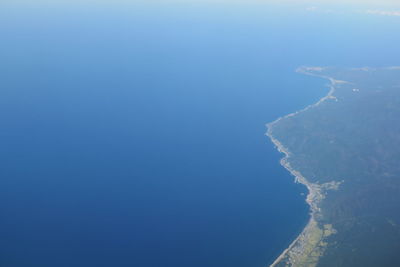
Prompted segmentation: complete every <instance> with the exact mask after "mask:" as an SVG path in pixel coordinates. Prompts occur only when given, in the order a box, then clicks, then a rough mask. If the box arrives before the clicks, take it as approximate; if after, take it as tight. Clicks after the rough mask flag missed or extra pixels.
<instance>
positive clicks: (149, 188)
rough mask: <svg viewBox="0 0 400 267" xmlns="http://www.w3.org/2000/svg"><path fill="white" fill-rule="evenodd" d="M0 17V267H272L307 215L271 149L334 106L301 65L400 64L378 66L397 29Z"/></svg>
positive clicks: (257, 14) (194, 16)
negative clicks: (269, 131)
mask: <svg viewBox="0 0 400 267" xmlns="http://www.w3.org/2000/svg"><path fill="white" fill-rule="evenodd" d="M288 12H289V13H288ZM0 15H1V16H0V36H1V41H2V49H1V51H0V57H1V58H2V61H1V62H0V127H1V128H0V129H1V131H0V147H1V150H0V162H1V164H0V177H1V179H0V214H1V220H0V266H12V267H20V266H41V267H46V266H49V267H50V266H51V267H53V266H60V267H62V266H140V267H150V266H151V267H153V266H154V267H160V266H165V267H170V266H171V267H178V266H192V267H196V266H199V267H200V266H201V267H204V266H207V267H214V266H215V267H217V266H218V267H220V266H231V267H236V266H237V267H243V266H246V267H251V266H254V267H258V266H265V265H266V264H267V263H269V262H271V261H272V260H273V259H274V258H275V257H276V256H277V255H279V253H280V252H281V251H282V250H283V249H284V248H286V247H287V246H288V244H289V243H290V242H291V240H292V239H293V238H294V237H295V236H296V235H297V234H298V233H299V231H300V230H301V228H302V227H303V226H304V224H305V223H306V221H307V219H308V215H307V212H308V207H307V205H306V204H305V202H304V196H301V195H300V194H301V193H304V192H305V189H304V188H303V187H302V186H300V185H296V184H294V183H293V178H292V177H290V175H289V174H288V173H287V172H286V171H285V170H284V169H283V168H282V167H281V166H280V165H279V162H278V161H279V158H280V157H281V155H280V154H279V153H278V152H276V150H275V149H274V148H273V146H272V145H271V143H270V142H269V140H268V139H267V137H265V136H264V133H265V131H266V129H265V123H267V122H270V121H272V120H275V119H276V118H277V117H279V116H282V115H284V114H287V113H289V112H293V111H295V110H298V109H300V108H302V107H304V106H305V105H307V104H310V103H312V102H315V101H316V100H317V99H318V98H319V97H321V96H323V95H324V94H325V93H326V89H324V87H323V85H324V81H322V80H318V79H312V78H310V77H306V76H301V75H299V74H296V73H294V69H295V68H296V67H298V66H300V65H342V66H343V65H345V66H346V65H348V66H351V65H357V66H359V65H385V64H386V65H395V64H396V63H395V62H396V60H398V59H399V58H398V57H399V55H394V54H391V53H392V52H393V51H395V47H396V46H395V45H393V47H390V46H389V47H387V46H386V49H385V50H380V53H379V55H376V53H372V52H376V51H377V48H380V47H383V44H386V43H393V42H389V41H396V38H397V37H394V36H391V35H387V33H388V32H390V31H391V30H392V29H391V28H390V27H387V28H384V30H383V31H381V32H380V33H379V34H378V37H379V38H380V40H379V39H375V38H374V39H373V40H371V37H370V36H369V32H368V31H367V30H364V28H363V27H362V26H360V25H364V26H365V24H366V23H368V22H369V23H370V25H375V27H378V26H379V23H382V24H383V23H387V24H385V25H386V26H387V25H391V23H389V22H391V20H392V19H390V18H389V19H387V18H385V19H386V21H381V20H379V21H378V19H375V20H374V21H372V22H371V21H370V20H367V19H366V18H363V17H362V18H354V17H345V18H344V19H343V17H335V16H333V15H332V17H330V18H327V17H326V15H318V14H316V15H315V14H313V15H308V14H305V12H304V11H298V10H297V9H295V8H294V9H293V10H286V11H285V12H283V11H281V9H280V7H279V6H272V5H254V4H237V3H236V4H232V5H229V4H225V5H224V4H219V5H215V4H214V5H211V4H202V5H200V4H161V3H154V2H153V3H152V4H143V3H142V4H140V3H136V4H129V5H128V4H108V5H107V4H93V3H92V4H43V5H39V6H31V5H28V4H27V3H25V4H24V3H23V2H22V3H20V4H19V5H17V4H15V5H12V4H8V5H6V4H5V5H4V8H3V9H2V10H1V11H0ZM285 16H286V17H285ZM282 17H283V18H285V19H282ZM356 19H361V20H362V19H364V21H361V22H357V21H356ZM388 20H389V21H388ZM317 22H318V23H317ZM352 23H353V24H352ZM349 24H350V27H349ZM370 25H369V26H370ZM367 26H368V24H367ZM367 26H365V27H367ZM338 29H340V30H341V31H338ZM381 29H382V28H381ZM355 35H356V37H357V38H355V41H353V42H348V41H349V40H350V39H349V38H350V36H351V37H354V36H355ZM385 38H386V39H385ZM382 39H383V40H382ZM352 40H353V39H352ZM367 41H369V42H367ZM361 44H363V46H362V47H361V48H360V45H361ZM328 51H329V52H328ZM333 51H334V52H333ZM365 55H368V57H365Z"/></svg>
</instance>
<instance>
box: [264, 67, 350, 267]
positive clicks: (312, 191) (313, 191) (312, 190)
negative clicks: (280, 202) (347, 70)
mask: <svg viewBox="0 0 400 267" xmlns="http://www.w3.org/2000/svg"><path fill="white" fill-rule="evenodd" d="M307 69H310V70H313V68H305V67H302V68H299V69H297V70H296V71H297V72H299V73H302V74H306V75H310V76H316V77H320V78H324V79H327V80H329V81H330V90H329V92H328V94H327V95H326V96H324V97H322V98H321V99H320V100H318V102H316V103H314V104H311V105H308V106H307V107H305V108H303V109H301V110H299V111H295V112H293V113H290V114H287V115H285V116H283V117H280V118H278V119H276V120H275V121H273V122H271V123H268V124H267V125H266V126H267V133H266V135H267V136H268V137H269V138H270V139H271V141H272V143H273V144H274V145H275V146H276V148H277V149H278V151H279V152H281V153H283V154H285V156H284V157H283V158H282V159H281V160H280V164H281V165H282V166H283V167H284V168H285V169H286V170H288V171H289V172H290V173H291V174H292V175H293V176H294V177H295V181H296V182H297V183H300V184H303V185H305V186H306V187H307V190H308V195H307V198H306V202H307V204H308V205H309V206H310V220H309V221H308V223H307V225H306V226H305V227H304V229H303V231H302V232H301V233H300V234H299V236H298V237H297V238H296V239H295V240H294V241H293V242H292V243H291V244H290V245H289V247H288V248H287V249H285V250H284V251H283V252H282V253H281V254H280V255H279V257H278V258H277V259H276V260H275V261H274V262H273V263H272V264H271V265H270V267H274V266H276V265H277V264H278V263H279V262H280V261H281V260H282V259H284V257H285V256H286V255H287V253H288V252H290V250H291V249H292V248H293V247H294V246H295V245H296V243H297V241H299V239H300V238H301V237H302V236H303V234H304V233H306V232H307V229H308V227H310V226H311V225H312V224H313V222H315V213H316V212H317V211H318V206H317V202H318V201H317V202H314V201H315V199H317V200H319V199H320V198H319V197H317V198H316V196H317V195H320V194H321V193H320V192H319V191H320V190H319V185H317V184H313V183H310V182H309V181H308V180H307V179H306V178H305V177H304V176H303V175H301V173H300V172H299V171H296V170H295V169H293V168H292V167H291V166H290V164H289V162H288V159H289V158H290V155H291V153H290V151H289V149H287V148H285V147H284V146H283V145H282V143H281V142H279V141H278V140H277V139H276V138H274V137H273V135H272V133H271V127H272V126H273V125H274V124H276V123H278V122H279V121H280V120H282V119H285V118H289V117H292V116H295V115H297V114H299V113H301V112H304V111H306V110H308V109H311V108H313V107H317V106H319V105H320V104H321V103H323V102H324V101H326V100H328V99H336V97H335V96H334V95H333V94H334V92H335V86H336V85H337V84H340V83H347V82H346V81H341V80H335V79H333V78H332V77H328V76H324V75H317V74H314V73H310V72H307ZM314 69H315V68H314ZM321 69H322V68H321ZM336 100H337V99H336Z"/></svg>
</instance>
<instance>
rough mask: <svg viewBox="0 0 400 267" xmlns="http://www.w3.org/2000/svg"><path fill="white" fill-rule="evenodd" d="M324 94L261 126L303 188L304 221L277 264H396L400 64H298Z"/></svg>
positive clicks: (399, 220)
mask: <svg viewBox="0 0 400 267" xmlns="http://www.w3.org/2000/svg"><path fill="white" fill-rule="evenodd" d="M297 72H299V73H303V74H307V75H311V76H315V77H320V78H323V79H327V80H328V81H329V92H328V94H327V95H326V96H325V97H323V98H322V99H320V100H319V101H318V102H317V103H315V104H313V105H310V106H308V107H306V108H305V109H303V110H301V111H297V112H295V113H291V114H288V115H286V116H284V117H282V118H279V119H277V120H276V121H274V122H272V123H269V124H268V125H267V128H268V131H267V135H268V136H269V137H270V139H271V140H272V142H273V143H274V144H275V146H276V147H277V149H278V150H279V151H280V152H282V153H284V155H285V157H284V158H283V159H282V160H281V164H282V165H283V166H284V167H285V168H286V169H287V170H288V171H289V172H290V173H291V174H292V175H293V176H294V177H295V180H296V181H297V182H299V183H301V184H304V185H305V186H306V187H307V188H308V191H309V194H308V196H307V200H306V201H307V203H308V204H309V205H310V221H309V223H308V224H307V226H306V227H305V229H304V230H303V231H302V233H301V234H300V235H299V236H298V237H297V238H296V239H295V240H294V241H293V242H292V243H291V244H290V246H289V247H288V248H287V249H286V250H285V251H284V252H283V253H282V254H281V255H280V256H279V257H278V258H277V259H276V260H275V262H274V263H273V264H272V265H271V266H272V267H278V266H400V255H399V254H398V251H400V213H399V211H400V164H399V163H400V123H398V122H399V119H398V118H400V67H388V68H378V69H377V68H353V69H338V68H325V67H301V68H299V69H298V70H297Z"/></svg>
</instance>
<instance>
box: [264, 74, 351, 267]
mask: <svg viewBox="0 0 400 267" xmlns="http://www.w3.org/2000/svg"><path fill="white" fill-rule="evenodd" d="M323 70H324V68H322V67H301V68H298V69H297V70H296V72H298V73H302V74H305V75H311V76H316V77H321V78H324V79H327V80H329V82H330V85H329V88H330V90H329V92H328V94H327V95H326V96H324V97H322V98H321V99H320V100H319V101H318V102H316V103H315V104H312V105H309V106H307V107H306V108H304V109H302V110H299V111H296V112H294V113H290V114H288V115H286V116H284V117H281V118H278V119H277V120H275V121H273V122H271V123H268V124H267V125H266V126H267V133H266V135H267V136H268V137H269V138H270V140H271V141H272V143H273V144H274V145H275V147H276V148H277V150H278V151H279V152H281V153H283V154H284V155H285V156H284V157H283V158H282V159H281V161H280V163H281V165H282V166H283V167H285V168H286V169H287V170H288V171H289V172H290V173H291V174H292V175H293V176H294V177H295V182H297V183H300V184H303V185H305V186H306V187H307V189H308V195H307V198H306V202H307V203H308V205H309V206H310V220H309V222H308V223H307V225H306V227H305V228H304V229H303V231H302V232H301V234H300V235H299V236H298V237H297V238H296V239H295V240H294V241H293V242H292V243H291V244H290V245H289V247H288V248H287V249H285V250H284V251H283V252H282V254H281V255H280V256H279V257H278V258H277V259H276V260H275V261H274V262H273V263H272V265H270V266H271V267H278V266H296V267H297V266H316V265H317V263H318V259H319V258H320V257H321V255H322V254H323V252H324V250H325V248H326V245H327V243H326V240H325V239H326V237H328V236H330V235H332V234H335V232H336V231H335V229H333V227H332V225H330V224H321V223H319V218H320V217H321V210H320V207H319V206H320V205H319V204H320V202H321V201H322V200H323V199H324V198H325V192H326V191H327V190H337V189H338V187H339V185H340V183H341V182H329V183H324V184H318V183H311V182H310V181H308V180H307V179H306V178H305V177H304V176H303V175H302V174H301V173H300V172H299V171H297V170H295V169H293V168H292V167H291V165H290V159H291V157H292V156H293V155H292V154H291V152H290V151H289V149H288V148H287V147H285V146H284V145H283V144H282V143H281V142H280V141H279V140H278V139H277V138H275V137H274V135H273V129H274V127H275V126H276V125H277V124H279V123H280V122H281V121H283V120H285V119H287V118H289V117H293V116H296V115H297V114H299V113H301V112H305V111H307V110H309V109H312V108H314V107H316V106H318V105H321V104H322V103H324V102H325V101H327V100H329V99H332V100H334V101H337V99H336V97H335V96H334V92H335V86H336V85H337V84H339V83H346V82H345V81H340V80H335V79H333V78H331V77H328V76H324V75H319V74H318V72H321V71H323Z"/></svg>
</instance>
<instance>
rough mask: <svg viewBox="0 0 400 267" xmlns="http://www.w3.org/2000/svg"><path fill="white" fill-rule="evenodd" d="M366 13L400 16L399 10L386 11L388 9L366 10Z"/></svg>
mask: <svg viewBox="0 0 400 267" xmlns="http://www.w3.org/2000/svg"><path fill="white" fill-rule="evenodd" d="M365 13H366V14H370V15H379V16H396V17H400V11H388V10H378V9H375V10H372V9H370V10H367V11H365Z"/></svg>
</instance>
